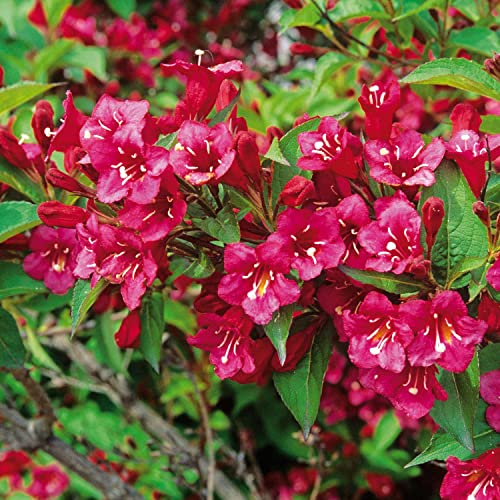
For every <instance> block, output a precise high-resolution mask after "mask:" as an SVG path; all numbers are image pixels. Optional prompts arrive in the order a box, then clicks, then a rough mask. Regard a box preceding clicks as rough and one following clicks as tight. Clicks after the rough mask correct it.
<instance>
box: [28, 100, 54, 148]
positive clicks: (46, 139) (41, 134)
mask: <svg viewBox="0 0 500 500" xmlns="http://www.w3.org/2000/svg"><path fill="white" fill-rule="evenodd" d="M31 128H32V129H33V133H34V134H35V139H36V142H38V144H40V147H41V148H42V151H43V152H44V153H47V151H48V149H49V146H50V141H51V140H52V136H53V135H54V110H53V109H52V106H51V104H50V103H49V102H48V101H38V102H37V103H36V106H35V112H34V113H33V118H32V119H31Z"/></svg>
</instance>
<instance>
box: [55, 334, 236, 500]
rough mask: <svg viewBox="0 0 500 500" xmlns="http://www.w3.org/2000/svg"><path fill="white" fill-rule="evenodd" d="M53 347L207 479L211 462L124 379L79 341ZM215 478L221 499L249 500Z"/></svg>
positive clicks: (221, 476) (222, 479)
mask: <svg viewBox="0 0 500 500" xmlns="http://www.w3.org/2000/svg"><path fill="white" fill-rule="evenodd" d="M50 344H51V345H52V346H53V347H55V348H56V349H59V350H62V351H64V352H65V353H66V354H67V355H68V357H69V358H70V359H71V360H72V361H73V362H75V363H77V364H79V365H80V366H82V367H83V368H84V369H85V370H86V371H87V372H88V374H89V375H90V376H91V378H92V379H93V382H94V383H100V384H103V385H105V386H106V387H107V391H106V392H107V394H108V396H109V398H110V399H111V400H112V401H113V402H114V403H115V404H116V405H117V406H118V407H122V408H123V409H124V411H125V413H126V414H127V415H128V416H129V417H132V418H133V419H135V420H138V421H139V423H140V424H141V425H142V427H143V428H144V430H145V431H146V432H147V433H148V434H150V435H151V436H153V437H155V438H156V439H157V440H158V441H160V442H161V445H162V450H163V451H164V453H166V454H168V455H170V456H171V457H174V458H176V459H177V461H178V462H179V463H181V464H190V465H193V464H194V465H195V466H198V467H199V468H200V470H201V471H202V473H203V474H204V475H207V474H208V472H209V464H208V461H207V459H206V458H205V457H204V456H202V455H200V453H199V452H198V450H197V449H196V448H195V447H194V446H192V445H191V443H189V441H188V440H187V439H186V438H184V436H182V435H181V434H180V433H179V432H178V431H177V429H176V428H175V427H174V426H173V425H170V424H169V423H168V422H166V421H165V420H164V419H163V418H162V417H161V416H160V415H159V414H158V413H156V412H155V411H154V410H153V409H152V408H151V407H149V406H148V405H146V404H145V403H144V402H142V401H141V400H140V399H138V398H137V397H136V396H135V394H133V392H132V391H131V390H130V388H129V387H128V385H127V383H126V380H125V378H124V377H123V376H120V375H115V374H114V373H113V372H112V371H111V370H109V369H107V368H105V367H103V366H102V365H100V364H99V363H98V362H97V360H96V359H95V358H94V356H93V355H92V353H90V352H89V351H88V350H87V349H85V347H84V346H83V345H82V344H81V343H79V342H77V341H72V342H70V341H69V340H68V339H67V338H64V337H61V336H57V337H53V338H51V339H50ZM214 476H215V477H214V490H215V492H216V493H217V495H218V496H219V497H220V498H230V499H231V500H245V497H244V495H243V494H242V493H241V492H240V490H239V489H238V488H237V487H236V486H235V485H234V484H233V483H232V482H231V481H230V480H229V479H228V477H227V476H226V475H225V474H223V473H222V472H221V471H220V470H216V471H215V474H214Z"/></svg>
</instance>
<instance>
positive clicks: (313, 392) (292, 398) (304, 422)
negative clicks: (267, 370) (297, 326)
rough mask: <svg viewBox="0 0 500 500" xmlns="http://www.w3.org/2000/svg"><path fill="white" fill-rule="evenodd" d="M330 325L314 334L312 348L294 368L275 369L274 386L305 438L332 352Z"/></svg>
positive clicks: (314, 418)
mask: <svg viewBox="0 0 500 500" xmlns="http://www.w3.org/2000/svg"><path fill="white" fill-rule="evenodd" d="M332 345H333V328H332V325H331V323H328V324H327V325H325V326H324V327H323V328H322V329H321V330H320V331H319V332H318V333H317V334H316V336H315V337H314V340H313V343H312V346H311V349H310V350H309V352H308V353H307V354H306V355H305V356H304V358H303V359H302V360H301V361H300V362H299V363H298V364H297V366H296V367H295V369H294V370H291V371H289V372H283V373H275V374H274V377H273V380H274V385H275V386H276V389H277V391H278V393H279V395H280V396H281V399H282V400H283V402H284V403H285V405H286V407H287V408H288V409H289V410H290V412H291V413H292V415H293V416H294V417H295V419H296V420H297V422H298V423H299V424H300V426H301V427H302V432H303V433H304V437H305V438H306V439H307V436H308V435H309V431H310V430H311V427H312V425H313V424H314V421H315V420H316V416H317V414H318V409H319V400H320V397H321V391H322V388H323V379H324V378H325V372H326V368H327V366H328V361H329V359H330V355H331V353H332Z"/></svg>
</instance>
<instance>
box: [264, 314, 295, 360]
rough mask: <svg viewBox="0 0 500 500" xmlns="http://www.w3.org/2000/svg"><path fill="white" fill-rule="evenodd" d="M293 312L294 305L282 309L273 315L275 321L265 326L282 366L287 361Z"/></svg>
mask: <svg viewBox="0 0 500 500" xmlns="http://www.w3.org/2000/svg"><path fill="white" fill-rule="evenodd" d="M293 310H294V306H293V305H289V306H285V307H282V308H281V309H279V310H278V311H276V312H275V313H274V314H273V319H272V320H271V321H270V322H269V323H268V324H267V325H265V326H264V330H265V332H266V335H267V336H268V337H269V340H270V341H271V342H272V344H273V346H274V348H275V349H276V352H277V353H278V358H279V360H280V363H281V366H283V365H284V364H285V361H286V341H287V339H288V335H289V334H290V326H291V324H292V313H293Z"/></svg>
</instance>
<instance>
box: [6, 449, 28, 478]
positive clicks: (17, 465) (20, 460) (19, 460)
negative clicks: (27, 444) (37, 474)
mask: <svg viewBox="0 0 500 500" xmlns="http://www.w3.org/2000/svg"><path fill="white" fill-rule="evenodd" d="M30 465H31V458H30V457H29V456H28V455H27V454H26V453H24V451H16V450H11V451H6V452H4V453H2V454H1V455H0V477H8V476H12V475H14V474H19V473H21V472H22V471H23V470H24V469H26V468H27V467H28V466H30Z"/></svg>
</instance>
